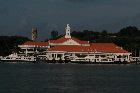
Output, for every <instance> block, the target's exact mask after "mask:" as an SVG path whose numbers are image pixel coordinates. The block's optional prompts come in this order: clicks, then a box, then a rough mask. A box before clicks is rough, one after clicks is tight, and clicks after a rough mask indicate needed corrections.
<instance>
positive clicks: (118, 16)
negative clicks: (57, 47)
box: [0, 0, 140, 41]
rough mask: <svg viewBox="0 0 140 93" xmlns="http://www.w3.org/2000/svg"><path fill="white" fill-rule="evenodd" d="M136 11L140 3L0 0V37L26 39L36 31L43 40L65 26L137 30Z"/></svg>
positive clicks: (138, 16) (138, 0)
mask: <svg viewBox="0 0 140 93" xmlns="http://www.w3.org/2000/svg"><path fill="white" fill-rule="evenodd" d="M139 9H140V0H0V35H2V36H5V35H6V36H23V37H28V38H29V39H30V35H31V30H32V28H37V29H38V41H44V40H45V39H49V38H51V31H52V30H57V31H58V33H59V35H64V34H65V27H66V24H69V25H70V27H71V31H83V30H92V31H98V32H101V31H103V30H107V31H108V32H118V31H119V30H120V29H122V28H125V27H128V26H135V27H137V28H138V29H140V10H139Z"/></svg>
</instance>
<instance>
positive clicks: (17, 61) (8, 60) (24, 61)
mask: <svg viewBox="0 0 140 93" xmlns="http://www.w3.org/2000/svg"><path fill="white" fill-rule="evenodd" d="M0 61H1V62H36V61H31V60H0Z"/></svg>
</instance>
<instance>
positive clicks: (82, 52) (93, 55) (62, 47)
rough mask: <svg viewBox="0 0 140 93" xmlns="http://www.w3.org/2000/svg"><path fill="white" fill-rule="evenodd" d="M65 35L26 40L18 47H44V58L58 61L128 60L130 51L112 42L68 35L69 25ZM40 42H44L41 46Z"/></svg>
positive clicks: (35, 49)
mask: <svg viewBox="0 0 140 93" xmlns="http://www.w3.org/2000/svg"><path fill="white" fill-rule="evenodd" d="M65 29H66V35H65V36H62V37H61V38H59V39H57V40H50V41H48V42H42V43H41V42H40V43H39V42H38V44H37V42H26V43H24V44H23V45H20V46H19V47H20V48H21V49H24V50H26V53H29V51H28V49H29V50H30V49H31V50H32V53H33V52H34V51H37V50H38V48H41V49H42V48H44V49H46V58H47V59H46V60H48V61H51V60H55V61H59V60H71V62H130V55H131V53H130V52H128V51H126V50H124V49H122V48H121V47H119V46H117V45H115V44H114V43H89V41H81V40H79V39H76V38H75V37H72V36H71V35H70V29H71V28H70V26H69V24H67V26H66V28H65ZM41 44H45V45H44V46H42V45H41Z"/></svg>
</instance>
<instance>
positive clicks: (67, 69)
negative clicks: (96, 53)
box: [0, 63, 140, 93]
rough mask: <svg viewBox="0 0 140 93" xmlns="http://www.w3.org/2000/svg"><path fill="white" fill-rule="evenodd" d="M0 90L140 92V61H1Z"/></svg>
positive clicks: (6, 92)
mask: <svg viewBox="0 0 140 93" xmlns="http://www.w3.org/2000/svg"><path fill="white" fill-rule="evenodd" d="M0 93H140V64H138V65H134V64H131V65H95V64H93V65H82V64H47V63H0Z"/></svg>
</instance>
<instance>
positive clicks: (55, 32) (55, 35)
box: [51, 30, 58, 39]
mask: <svg viewBox="0 0 140 93" xmlns="http://www.w3.org/2000/svg"><path fill="white" fill-rule="evenodd" d="M51 36H52V39H56V38H57V36H58V32H57V31H54V30H53V31H52V32H51Z"/></svg>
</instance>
